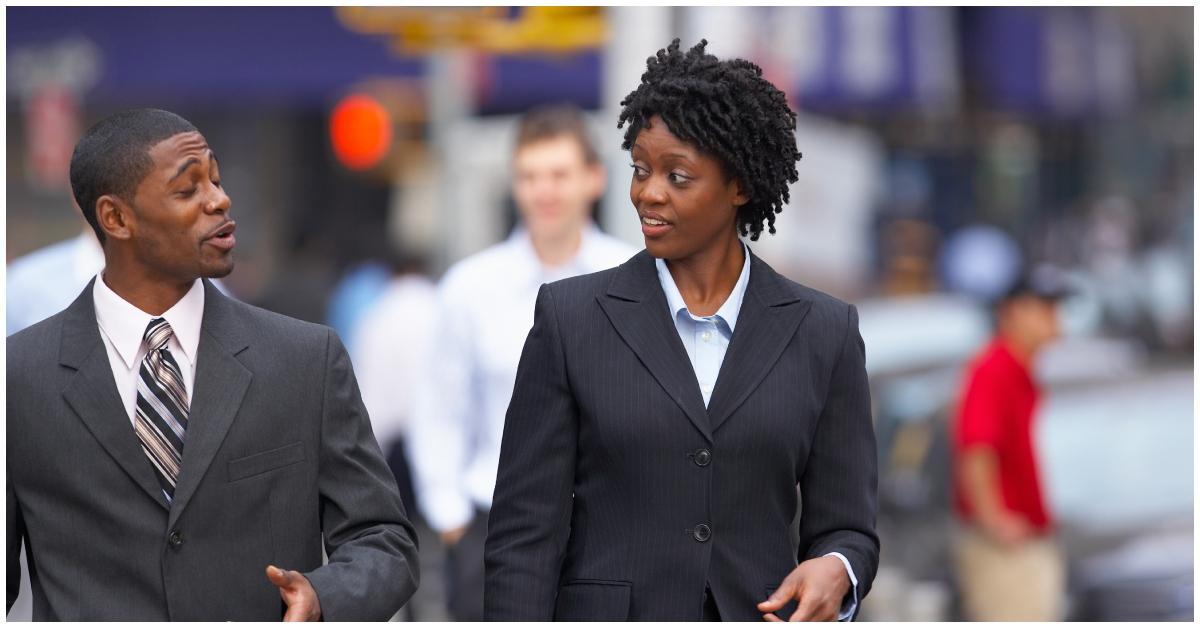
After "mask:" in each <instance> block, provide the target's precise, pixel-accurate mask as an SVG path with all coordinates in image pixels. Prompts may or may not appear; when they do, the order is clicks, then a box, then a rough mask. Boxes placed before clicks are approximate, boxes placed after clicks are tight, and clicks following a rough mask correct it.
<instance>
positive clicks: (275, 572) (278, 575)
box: [267, 565, 292, 589]
mask: <svg viewBox="0 0 1200 628" xmlns="http://www.w3.org/2000/svg"><path fill="white" fill-rule="evenodd" d="M267 580H270V581H271V584H273V585H275V586H277V587H279V588H281V589H283V588H287V587H289V586H291V584H292V574H291V572H288V571H284V570H282V569H280V568H278V567H276V566H275V565H268V566H267Z"/></svg>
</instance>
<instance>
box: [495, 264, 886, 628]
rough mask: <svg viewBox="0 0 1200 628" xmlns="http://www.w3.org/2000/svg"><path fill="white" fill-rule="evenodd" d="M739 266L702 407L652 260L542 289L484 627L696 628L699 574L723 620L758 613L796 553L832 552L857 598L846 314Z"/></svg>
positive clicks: (864, 469) (851, 354) (860, 442)
mask: <svg viewBox="0 0 1200 628" xmlns="http://www.w3.org/2000/svg"><path fill="white" fill-rule="evenodd" d="M750 260H751V264H752V265H751V272H750V283H749V286H748V287H747V290H746V297H745V301H744V302H743V304H742V309H741V312H740V314H739V315H738V325H737V329H736V331H735V332H734V334H733V338H732V340H731V341H730V345H729V348H728V352H727V354H726V356H725V360H724V362H723V364H722V366H721V371H720V374H719V376H718V378H717V383H716V387H715V389H714V391H713V394H712V398H711V400H710V404H709V406H708V407H707V408H705V406H704V402H703V399H702V397H701V394H700V389H699V386H698V384H697V382H696V377H695V375H694V373H693V371H692V367H691V364H690V362H689V361H688V358H687V354H686V352H685V350H684V348H683V344H682V342H681V341H680V340H679V335H678V333H677V332H676V330H675V327H674V325H673V324H672V322H671V318H670V314H669V312H668V307H667V303H666V298H665V296H664V295H663V292H662V288H661V286H660V284H659V281H658V278H657V275H656V272H655V267H654V260H653V258H651V257H650V255H649V254H648V253H647V252H645V251H642V252H640V253H638V254H637V255H635V256H634V257H633V258H631V259H630V260H629V261H627V262H625V263H624V264H622V265H621V266H619V267H617V268H614V269H610V270H606V271H603V272H599V273H594V274H591V275H584V276H581V277H576V278H572V279H566V280H563V281H559V282H555V283H552V284H548V285H546V286H543V287H542V290H541V292H540V293H539V295H538V299H537V306H536V314H535V320H534V324H533V328H532V329H531V330H530V332H529V336H528V338H527V340H526V343H525V349H524V353H523V354H522V356H521V362H520V366H519V367H518V372H517V380H516V388H515V390H514V393H513V398H512V402H511V404H510V405H509V409H508V415H507V418H506V424H505V429H504V439H503V444H502V447H501V456H500V468H499V476H498V479H497V484H496V493H495V501H494V504H493V507H492V511H491V517H490V524H489V530H488V539H487V548H486V589H485V607H486V613H487V617H488V619H492V620H549V619H560V620H649V619H654V620H685V621H686V620H692V621H694V620H698V619H700V618H701V612H702V605H703V603H704V591H705V586H706V584H707V586H709V587H710V588H711V591H712V594H713V596H714V597H715V598H716V602H717V605H718V607H719V608H720V611H721V614H722V617H723V618H724V619H731V620H749V621H757V620H760V619H761V613H760V612H759V611H758V610H757V608H756V607H755V605H756V604H757V603H758V602H761V601H763V600H764V599H766V597H767V595H768V594H769V593H770V592H771V591H773V590H774V587H775V586H777V585H778V584H779V583H780V581H781V580H782V579H783V578H784V577H785V576H786V575H787V574H788V573H789V572H790V571H791V570H792V569H793V568H794V567H795V566H796V564H797V562H798V561H800V560H805V559H808V558H812V557H816V556H822V555H824V554H826V553H829V552H832V551H838V552H841V553H842V554H843V555H845V556H846V557H847V559H849V561H850V563H851V565H852V566H853V568H854V572H855V574H856V575H857V577H858V580H859V585H858V592H859V597H860V599H861V598H862V597H864V596H865V595H866V593H867V591H868V590H869V589H870V585H871V581H872V579H873V578H874V576H875V570H876V567H877V565H878V560H879V540H878V537H877V536H876V534H875V530H874V527H875V510H876V467H877V462H876V451H875V439H874V432H873V428H872V422H871V412H870V395H869V391H868V388H867V376H866V371H865V368H864V359H865V358H864V347H863V342H862V338H861V336H860V335H859V333H858V318H857V312H856V310H855V308H854V307H853V306H850V305H847V304H846V303H843V302H841V301H838V300H837V299H834V298H833V297H830V296H828V295H825V294H823V293H820V292H817V291H815V290H812V289H809V288H806V287H804V286H801V285H799V284H796V283H794V282H791V281H789V280H787V279H785V278H783V277H782V276H780V275H779V274H777V273H776V272H775V271H774V270H772V269H771V267H770V266H768V265H767V264H766V263H764V262H763V261H762V260H760V259H759V258H758V257H757V256H755V255H753V253H751V256H750ZM797 487H799V495H800V500H801V502H802V514H801V516H800V523H799V529H798V530H794V529H792V522H793V520H794V517H795V513H796V506H797V498H798V495H797ZM788 612H790V609H789V611H788ZM785 617H786V615H785Z"/></svg>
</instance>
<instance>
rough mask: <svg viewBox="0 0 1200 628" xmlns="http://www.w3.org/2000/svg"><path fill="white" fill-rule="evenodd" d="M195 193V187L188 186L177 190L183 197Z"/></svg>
mask: <svg viewBox="0 0 1200 628" xmlns="http://www.w3.org/2000/svg"><path fill="white" fill-rule="evenodd" d="M195 193H196V188H188V189H186V190H181V191H180V192H179V195H180V196H182V197H184V198H187V197H189V196H191V195H193V194H195Z"/></svg>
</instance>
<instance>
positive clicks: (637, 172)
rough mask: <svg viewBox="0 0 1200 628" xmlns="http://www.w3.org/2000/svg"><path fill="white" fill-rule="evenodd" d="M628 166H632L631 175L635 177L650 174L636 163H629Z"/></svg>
mask: <svg viewBox="0 0 1200 628" xmlns="http://www.w3.org/2000/svg"><path fill="white" fill-rule="evenodd" d="M629 167H630V168H633V176H635V177H639V178H641V177H644V176H646V175H648V174H650V173H649V172H646V169H645V168H643V167H641V166H639V165H637V164H629Z"/></svg>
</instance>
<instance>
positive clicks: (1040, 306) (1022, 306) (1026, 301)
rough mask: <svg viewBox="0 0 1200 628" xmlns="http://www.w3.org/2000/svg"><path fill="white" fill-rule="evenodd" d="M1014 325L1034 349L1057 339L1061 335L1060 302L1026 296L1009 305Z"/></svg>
mask: <svg viewBox="0 0 1200 628" xmlns="http://www.w3.org/2000/svg"><path fill="white" fill-rule="evenodd" d="M1009 314H1010V316H1011V318H1010V320H1011V323H1012V327H1013V328H1014V329H1015V330H1017V333H1019V334H1020V335H1021V337H1023V338H1024V339H1025V342H1026V343H1027V344H1028V345H1029V346H1030V347H1033V348H1034V350H1038V349H1041V348H1042V347H1044V346H1046V345H1047V344H1050V343H1051V342H1053V341H1054V340H1057V339H1058V337H1059V335H1060V330H1059V324H1058V304H1057V303H1056V302H1054V301H1052V300H1049V299H1043V298H1040V297H1036V296H1024V297H1020V298H1018V299H1014V300H1013V302H1012V304H1011V305H1010V307H1009Z"/></svg>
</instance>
